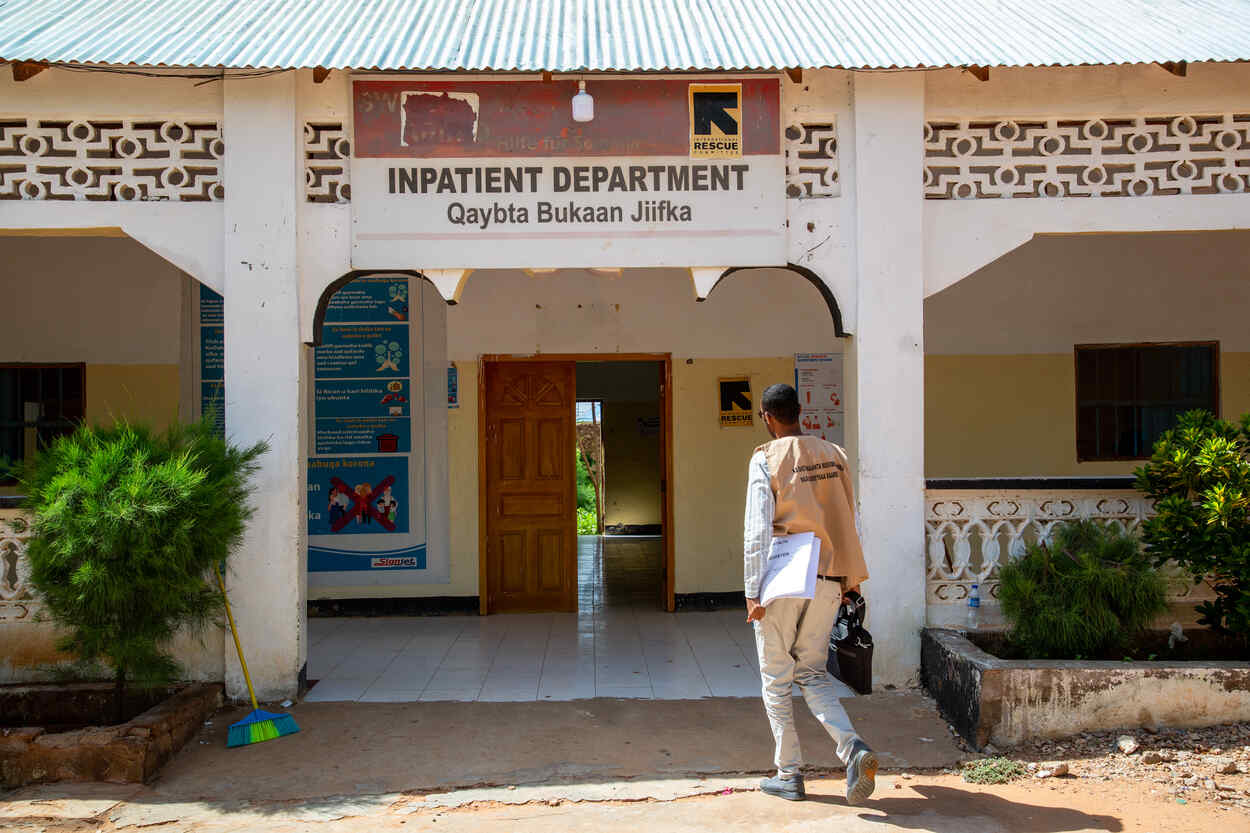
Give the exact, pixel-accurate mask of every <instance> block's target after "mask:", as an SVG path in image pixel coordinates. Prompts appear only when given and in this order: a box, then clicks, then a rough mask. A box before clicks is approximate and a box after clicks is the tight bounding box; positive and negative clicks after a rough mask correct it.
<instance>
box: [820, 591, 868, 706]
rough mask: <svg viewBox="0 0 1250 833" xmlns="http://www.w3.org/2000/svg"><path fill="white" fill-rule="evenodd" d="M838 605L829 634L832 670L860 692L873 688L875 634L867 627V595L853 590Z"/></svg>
mask: <svg viewBox="0 0 1250 833" xmlns="http://www.w3.org/2000/svg"><path fill="white" fill-rule="evenodd" d="M845 597H846V599H847V601H844V602H843V603H842V604H841V606H839V607H838V618H837V619H836V620H835V622H834V625H833V633H832V634H830V636H829V659H828V661H827V662H826V664H825V667H826V668H827V669H828V670H829V673H830V674H832V675H833V676H835V677H837V678H838V679H839V680H841V681H842V682H844V683H846V684H847V685H848V686H850V687H851V688H853V689H855V690H856V691H857V692H859V693H860V694H869V693H871V692H872V634H870V633H868V631H866V630H864V613H865V609H866V608H867V604H866V603H865V602H864V597H863V596H861V595H859V593H856V592H855V591H854V590H852V591H851V592H849V593H846V594H845Z"/></svg>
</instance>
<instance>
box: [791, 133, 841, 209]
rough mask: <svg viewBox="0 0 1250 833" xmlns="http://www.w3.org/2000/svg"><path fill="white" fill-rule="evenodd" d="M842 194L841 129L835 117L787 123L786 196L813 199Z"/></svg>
mask: <svg viewBox="0 0 1250 833" xmlns="http://www.w3.org/2000/svg"><path fill="white" fill-rule="evenodd" d="M841 193H842V185H841V183H840V182H839V181H838V132H837V128H836V126H835V123H834V121H833V119H829V120H828V121H813V122H796V123H794V124H791V125H789V126H787V127H786V196H787V197H790V198H791V199H812V198H819V197H836V196H838V195H839V194H841Z"/></svg>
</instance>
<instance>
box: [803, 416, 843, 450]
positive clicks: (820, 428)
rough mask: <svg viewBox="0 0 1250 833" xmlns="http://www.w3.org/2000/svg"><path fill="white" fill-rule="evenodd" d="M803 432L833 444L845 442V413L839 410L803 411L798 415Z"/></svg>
mask: <svg viewBox="0 0 1250 833" xmlns="http://www.w3.org/2000/svg"><path fill="white" fill-rule="evenodd" d="M799 424H800V425H802V426H803V433H804V434H810V435H811V436H813V437H820V438H821V439H822V440H825V441H826V442H831V443H833V444H835V445H845V443H846V422H845V415H844V414H843V413H842V412H841V411H823V410H822V411H814V410H813V411H804V412H803V413H802V414H801V415H800V416H799Z"/></svg>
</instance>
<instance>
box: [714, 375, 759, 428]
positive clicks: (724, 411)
mask: <svg viewBox="0 0 1250 833" xmlns="http://www.w3.org/2000/svg"><path fill="white" fill-rule="evenodd" d="M718 382H719V385H720V427H721V428H743V427H746V428H749V427H751V426H752V425H754V424H755V406H754V405H753V404H752V403H753V400H752V398H751V379H750V378H749V377H747V376H734V377H731V378H727V379H720V380H718Z"/></svg>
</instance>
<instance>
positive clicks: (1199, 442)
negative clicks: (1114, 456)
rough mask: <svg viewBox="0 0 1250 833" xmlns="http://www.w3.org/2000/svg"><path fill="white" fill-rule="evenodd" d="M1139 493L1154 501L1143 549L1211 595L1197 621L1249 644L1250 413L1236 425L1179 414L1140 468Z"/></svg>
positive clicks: (1198, 414) (1202, 415)
mask: <svg viewBox="0 0 1250 833" xmlns="http://www.w3.org/2000/svg"><path fill="white" fill-rule="evenodd" d="M1137 488H1138V489H1139V490H1141V491H1142V492H1145V493H1146V495H1148V496H1149V497H1151V498H1153V499H1154V500H1155V513H1156V514H1155V516H1154V517H1152V518H1150V519H1148V520H1147V521H1146V524H1145V528H1144V533H1143V540H1144V541H1145V543H1146V550H1147V552H1148V553H1149V554H1150V555H1151V556H1152V557H1153V558H1154V559H1155V562H1156V563H1159V564H1162V563H1163V562H1165V561H1174V562H1176V563H1177V564H1180V565H1181V566H1182V567H1184V568H1185V569H1186V570H1188V571H1189V573H1190V574H1191V575H1192V576H1193V579H1194V581H1195V582H1200V581H1205V582H1207V583H1208V584H1209V585H1210V586H1211V587H1212V589H1213V590H1214V591H1215V596H1216V597H1215V600H1214V601H1209V602H1202V603H1200V604H1199V605H1198V606H1197V610H1198V613H1199V614H1200V618H1199V620H1198V621H1199V622H1200V623H1202V624H1204V625H1208V626H1209V627H1211V628H1213V629H1214V630H1217V631H1219V632H1221V633H1226V634H1232V635H1236V636H1239V637H1240V638H1241V639H1242V640H1245V641H1247V642H1250V414H1247V415H1245V416H1243V417H1242V418H1241V424H1240V425H1236V424H1234V423H1231V422H1227V421H1225V420H1222V419H1216V418H1215V417H1214V416H1213V415H1211V414H1210V413H1208V412H1206V411H1191V412H1189V413H1187V414H1183V415H1181V417H1180V418H1179V419H1178V420H1177V424H1176V427H1175V428H1173V429H1171V430H1169V431H1165V432H1164V433H1163V436H1162V437H1160V438H1159V441H1158V442H1156V443H1155V447H1154V454H1153V455H1152V456H1151V458H1150V462H1149V463H1147V464H1146V465H1145V466H1143V467H1142V468H1139V469H1138V470H1137Z"/></svg>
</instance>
